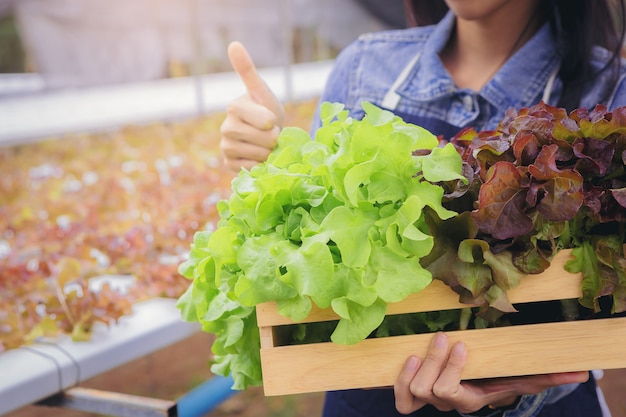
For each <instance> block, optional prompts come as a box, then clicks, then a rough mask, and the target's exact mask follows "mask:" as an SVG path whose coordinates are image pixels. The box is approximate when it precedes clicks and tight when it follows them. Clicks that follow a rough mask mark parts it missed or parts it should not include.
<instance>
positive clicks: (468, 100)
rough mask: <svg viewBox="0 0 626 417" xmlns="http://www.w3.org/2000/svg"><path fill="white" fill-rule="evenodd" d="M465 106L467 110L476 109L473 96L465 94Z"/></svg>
mask: <svg viewBox="0 0 626 417" xmlns="http://www.w3.org/2000/svg"><path fill="white" fill-rule="evenodd" d="M462 101H463V107H464V108H465V111H468V112H470V111H472V110H473V109H474V100H473V99H472V97H471V96H463V99H462Z"/></svg>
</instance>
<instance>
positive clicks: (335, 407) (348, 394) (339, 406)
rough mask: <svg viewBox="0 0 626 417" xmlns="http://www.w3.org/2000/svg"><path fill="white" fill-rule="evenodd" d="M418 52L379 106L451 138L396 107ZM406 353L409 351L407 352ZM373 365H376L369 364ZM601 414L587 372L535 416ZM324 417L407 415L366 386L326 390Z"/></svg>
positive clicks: (440, 416)
mask: <svg viewBox="0 0 626 417" xmlns="http://www.w3.org/2000/svg"><path fill="white" fill-rule="evenodd" d="M419 58H420V55H419V54H418V55H416V56H415V57H414V58H413V59H412V60H411V61H410V62H409V63H408V64H407V65H406V66H405V68H404V69H403V71H402V72H401V73H400V75H399V76H398V78H397V79H396V80H395V82H394V83H393V85H392V86H391V87H390V88H389V91H388V92H387V94H386V95H385V97H384V99H383V101H382V103H381V107H382V108H385V109H387V110H389V111H391V112H393V113H394V114H396V115H398V116H400V117H401V118H402V119H403V120H404V121H405V122H407V123H413V124H416V125H418V126H421V127H423V128H425V129H427V130H429V131H430V132H431V133H433V134H434V135H435V136H442V137H443V138H445V139H450V138H452V137H453V136H454V135H456V134H457V133H458V132H459V131H461V130H462V129H463V128H464V126H462V127H459V126H454V125H452V124H450V123H447V122H446V121H443V120H439V119H435V118H430V117H418V116H414V115H410V114H406V113H403V112H399V111H397V110H396V108H397V105H398V103H399V101H400V96H399V94H398V93H396V90H397V89H398V87H399V86H400V85H401V84H402V83H403V82H404V81H405V80H406V79H407V77H408V75H409V74H410V72H411V68H413V66H414V65H415V64H416V63H417V62H418V60H419ZM557 73H558V68H557V69H556V70H555V71H553V73H552V74H551V75H550V78H549V80H548V82H547V84H546V87H545V89H544V93H543V97H542V100H543V101H544V102H546V103H547V102H548V101H549V99H550V93H551V91H552V86H553V84H554V79H555V78H556V75H557ZM407 354H408V353H407ZM372 366H377V365H376V364H372ZM606 413H607V411H606V410H605V414H604V415H603V411H602V407H601V405H600V402H599V400H598V391H597V387H596V382H595V379H594V377H593V375H592V373H591V372H590V377H589V381H587V382H586V383H584V384H580V385H579V386H578V387H577V388H576V389H575V390H574V391H572V392H571V393H570V394H568V395H567V396H565V397H564V398H563V399H561V400H559V401H557V402H556V403H554V404H550V405H546V406H544V407H543V409H542V410H541V412H540V413H539V415H538V416H537V417H610V414H606ZM322 415H323V417H402V416H404V417H406V415H404V414H400V413H398V411H397V410H396V408H395V399H394V393H393V389H390V388H385V389H367V390H359V389H357V390H345V391H331V392H328V393H326V399H325V402H324V409H323V414H322ZM408 416H409V417H458V416H459V414H458V413H457V412H456V411H449V412H444V411H439V410H437V409H436V408H434V407H433V406H430V405H427V406H425V407H423V408H422V409H420V410H418V411H416V412H414V413H411V414H409V415H408Z"/></svg>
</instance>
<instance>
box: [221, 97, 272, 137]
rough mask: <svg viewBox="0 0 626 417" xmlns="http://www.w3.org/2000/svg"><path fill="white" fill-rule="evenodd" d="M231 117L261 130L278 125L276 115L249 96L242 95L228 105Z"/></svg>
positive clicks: (227, 111)
mask: <svg viewBox="0 0 626 417" xmlns="http://www.w3.org/2000/svg"><path fill="white" fill-rule="evenodd" d="M226 114H227V115H228V117H229V118H231V119H234V120H239V121H241V122H243V123H245V124H248V125H250V126H252V127H255V128H257V129H259V130H269V129H272V128H273V127H274V126H276V115H275V114H274V113H273V112H272V111H271V110H270V109H268V108H267V107H265V106H262V105H260V104H258V103H256V102H254V101H252V100H251V99H250V98H249V96H241V97H238V98H236V99H234V100H233V101H231V102H230V103H229V104H228V106H227V107H226Z"/></svg>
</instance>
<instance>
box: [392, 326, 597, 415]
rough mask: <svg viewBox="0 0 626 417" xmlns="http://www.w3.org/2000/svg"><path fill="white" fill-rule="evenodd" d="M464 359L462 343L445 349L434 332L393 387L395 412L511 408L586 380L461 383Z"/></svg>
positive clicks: (574, 375)
mask: <svg viewBox="0 0 626 417" xmlns="http://www.w3.org/2000/svg"><path fill="white" fill-rule="evenodd" d="M466 358H467V350H466V348H465V345H464V344H463V343H462V342H457V343H455V344H454V345H453V346H452V348H451V349H448V338H447V336H446V335H445V334H444V333H437V334H436V335H435V337H434V338H433V342H432V344H431V346H430V348H429V350H428V353H427V355H426V357H425V358H424V359H420V358H418V357H416V356H411V357H409V358H408V359H407V361H406V363H405V364H404V367H403V368H402V371H401V372H400V375H399V376H398V379H397V380H396V383H395V385H394V392H395V398H396V409H397V410H398V411H399V412H400V413H402V414H410V413H412V412H414V411H416V410H419V409H420V408H422V407H423V406H425V405H426V404H432V405H433V406H435V407H436V408H437V409H438V410H440V411H450V410H457V411H459V412H461V413H464V414H471V413H472V412H474V411H477V410H480V409H481V408H483V407H485V406H487V405H491V406H496V407H501V406H506V405H510V404H513V403H514V402H515V401H516V399H517V398H518V397H519V396H520V395H525V394H537V393H539V392H541V391H543V390H545V389H547V388H550V387H553V386H556V385H562V384H571V383H582V382H585V381H586V380H587V379H588V378H589V373H588V372H569V373H559V374H548V375H532V376H525V377H513V378H494V379H483V380H473V381H461V372H462V371H463V368H464V366H465V361H466Z"/></svg>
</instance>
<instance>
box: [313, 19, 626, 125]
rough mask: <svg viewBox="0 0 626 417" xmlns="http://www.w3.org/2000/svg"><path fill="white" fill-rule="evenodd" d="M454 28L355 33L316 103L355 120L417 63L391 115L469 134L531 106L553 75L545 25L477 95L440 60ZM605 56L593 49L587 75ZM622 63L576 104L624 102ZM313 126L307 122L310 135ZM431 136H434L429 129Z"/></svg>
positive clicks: (555, 62) (552, 46)
mask: <svg viewBox="0 0 626 417" xmlns="http://www.w3.org/2000/svg"><path fill="white" fill-rule="evenodd" d="M453 28H454V15H453V14H452V13H448V14H447V15H446V16H445V17H444V19H443V20H442V21H441V22H440V23H439V24H437V25H436V26H427V27H416V28H410V29H403V30H395V31H385V32H379V33H372V34H366V35H362V36H361V37H360V38H359V39H358V40H356V41H355V42H354V43H352V44H351V45H349V46H348V47H347V48H346V49H344V50H343V51H342V52H341V53H340V54H339V56H338V57H337V59H336V62H335V65H334V68H333V70H332V72H331V74H330V76H329V79H328V81H327V84H326V87H325V89H324V92H323V94H322V97H321V101H330V102H338V103H343V104H345V106H346V108H347V109H348V110H350V113H351V116H353V117H355V118H361V117H362V116H363V110H362V108H361V102H363V101H369V102H371V103H374V104H376V105H378V106H382V102H383V100H384V97H385V95H386V94H387V92H388V90H389V89H390V88H391V87H392V85H393V84H394V82H395V81H396V79H397V78H398V77H399V75H400V74H401V72H402V71H403V70H404V69H405V67H406V66H407V65H409V64H410V62H411V60H412V59H413V58H414V57H415V56H416V55H417V54H419V56H420V58H419V60H418V61H417V62H416V63H415V64H414V65H413V66H412V67H411V68H410V69H409V71H410V72H409V73H408V76H407V78H406V80H405V81H404V82H402V83H401V84H400V85H399V86H397V88H396V93H397V94H398V95H399V97H400V100H399V102H398V105H397V108H396V110H397V111H398V112H401V113H403V114H408V115H413V116H416V117H429V118H437V119H440V120H443V121H446V122H448V123H450V124H452V125H454V126H458V127H465V126H472V127H474V128H475V129H476V130H490V129H494V128H495V127H496V126H497V125H498V123H499V122H500V121H501V120H502V119H503V117H504V114H505V112H506V110H507V109H509V108H511V107H513V108H516V109H519V108H522V107H530V106H532V105H534V104H537V103H538V102H539V101H540V100H541V99H542V97H543V95H544V90H545V88H546V85H547V84H548V81H549V79H550V77H551V75H552V74H555V73H556V72H557V71H558V66H559V63H560V59H561V57H560V55H559V52H558V48H557V44H556V40H555V39H554V37H553V35H552V31H551V28H550V25H549V24H548V23H546V24H545V25H543V26H542V27H541V28H540V29H539V31H538V32H537V33H536V34H535V35H534V36H533V37H532V38H531V39H530V40H529V41H528V42H526V44H524V45H523V46H522V47H521V48H520V49H519V50H517V52H516V53H515V54H513V55H512V56H511V57H510V58H509V59H508V61H507V62H506V63H505V64H504V65H503V66H502V67H501V68H500V69H499V71H498V72H497V73H496V74H495V75H494V77H493V78H492V79H491V80H490V81H489V82H488V83H487V84H486V85H485V86H483V87H482V89H481V90H480V91H478V92H476V91H473V90H471V89H467V88H458V87H457V86H456V85H455V83H454V81H453V80H452V78H451V76H450V74H449V73H448V71H447V70H446V69H445V67H444V65H443V63H442V62H441V60H440V59H439V52H440V51H441V50H442V49H443V47H444V46H445V44H446V43H447V41H448V39H449V37H450V34H451V33H452V30H453ZM609 58H610V54H609V52H608V51H607V50H605V49H603V48H599V47H596V48H594V49H593V51H592V60H591V65H592V68H593V70H599V69H601V68H602V67H604V65H605V63H606V62H607V60H608V59H609ZM624 69H626V65H625V64H624V63H622V66H621V74H619V79H618V82H617V85H613V83H614V81H612V79H611V77H610V74H608V73H609V71H607V72H605V73H602V74H601V75H600V76H599V77H598V78H597V79H595V80H594V81H593V82H590V83H588V84H587V85H586V86H585V87H584V89H583V94H582V96H581V101H580V105H579V106H578V107H587V108H593V107H594V106H595V105H596V104H598V103H603V104H606V105H607V106H608V107H609V108H611V109H612V108H615V107H620V106H624V105H626V82H624V78H625V71H624ZM562 87H563V84H562V82H561V81H560V80H559V78H558V77H556V79H555V80H554V83H553V84H552V88H551V89H550V92H549V93H550V94H549V98H548V100H546V102H547V103H548V104H550V105H554V106H555V105H557V103H558V101H559V98H560V95H561V91H562ZM319 126H320V120H319V117H318V116H317V115H316V116H315V117H314V120H313V125H312V127H313V131H315V130H316V129H317V128H318V127H319ZM433 133H435V134H437V132H433Z"/></svg>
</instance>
